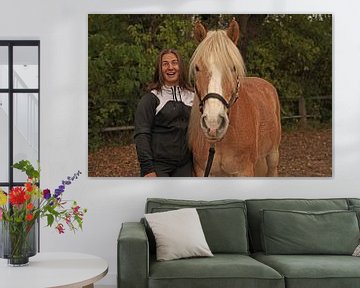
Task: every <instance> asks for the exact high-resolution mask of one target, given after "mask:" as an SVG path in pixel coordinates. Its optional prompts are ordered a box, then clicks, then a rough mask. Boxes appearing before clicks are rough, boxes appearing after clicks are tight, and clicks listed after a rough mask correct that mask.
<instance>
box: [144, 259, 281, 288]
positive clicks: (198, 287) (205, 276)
mask: <svg viewBox="0 0 360 288" xmlns="http://www.w3.org/2000/svg"><path fill="white" fill-rule="evenodd" d="M155 287H156V288H169V287H171V288H184V287H186V288H212V287H214V288H219V287H221V288H234V287H249V288H250V287H256V288H284V287H285V283H284V279H283V277H282V276H281V275H280V274H279V273H278V272H277V271H275V270H274V269H272V268H271V267H268V266H267V265H264V264H263V263H260V262H258V261H256V260H254V259H252V258H251V257H249V256H246V255H237V254H215V255H214V257H211V258H206V259H205V258H192V259H180V260H176V261H165V262H157V261H155V260H154V259H153V261H150V267H149V288H155Z"/></svg>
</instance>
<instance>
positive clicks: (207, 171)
mask: <svg viewBox="0 0 360 288" xmlns="http://www.w3.org/2000/svg"><path fill="white" fill-rule="evenodd" d="M214 154H215V144H211V145H210V148H209V156H208V160H207V163H206V168H205V172H204V177H209V174H210V170H211V166H212V163H213V160H214Z"/></svg>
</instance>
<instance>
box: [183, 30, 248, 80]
mask: <svg viewBox="0 0 360 288" xmlns="http://www.w3.org/2000/svg"><path fill="white" fill-rule="evenodd" d="M210 57H211V59H212V61H214V63H215V65H216V66H217V68H218V69H220V70H221V71H222V73H223V76H224V80H225V81H226V80H231V79H233V74H232V69H233V68H235V70H236V73H237V75H238V77H239V78H240V79H241V78H242V77H244V76H245V65H244V61H243V58H242V56H241V54H240V51H239V49H238V48H237V47H236V45H235V44H234V43H233V42H232V41H231V39H230V38H229V37H228V36H227V34H226V32H225V31H224V30H216V31H209V32H208V33H207V35H206V37H205V39H204V40H203V41H201V43H200V44H199V46H198V47H197V48H196V50H195V52H194V54H193V55H192V57H191V60H190V65H189V71H190V73H189V75H190V77H191V78H192V79H193V78H194V71H195V65H196V64H198V63H203V64H204V65H205V66H206V65H207V63H208V61H209V59H210Z"/></svg>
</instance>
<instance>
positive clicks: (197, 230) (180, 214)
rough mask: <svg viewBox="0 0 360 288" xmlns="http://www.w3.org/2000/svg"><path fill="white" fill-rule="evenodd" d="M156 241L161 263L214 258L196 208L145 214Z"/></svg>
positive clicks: (157, 254)
mask: <svg viewBox="0 0 360 288" xmlns="http://www.w3.org/2000/svg"><path fill="white" fill-rule="evenodd" d="M145 218H146V220H147V222H148V223H149V226H150V228H151V230H152V231H153V233H154V236H155V239H156V258H157V260H159V261H165V260H173V259H179V258H187V257H201V256H213V254H212V253H211V251H210V249H209V246H208V244H207V243H206V240H205V236H204V233H203V230H202V227H201V223H200V220H199V215H198V214H197V212H196V209H195V208H185V209H178V210H175V211H167V212H160V213H151V214H145Z"/></svg>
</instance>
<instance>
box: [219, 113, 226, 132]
mask: <svg viewBox="0 0 360 288" xmlns="http://www.w3.org/2000/svg"><path fill="white" fill-rule="evenodd" d="M225 126H226V119H225V117H224V116H219V129H224V128H225Z"/></svg>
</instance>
